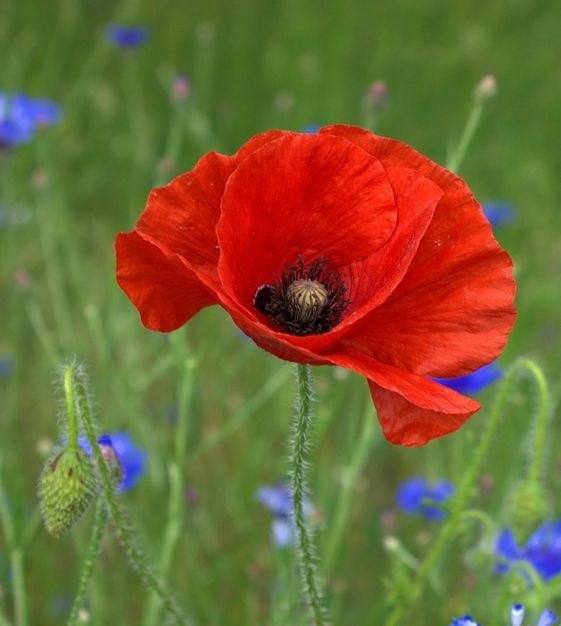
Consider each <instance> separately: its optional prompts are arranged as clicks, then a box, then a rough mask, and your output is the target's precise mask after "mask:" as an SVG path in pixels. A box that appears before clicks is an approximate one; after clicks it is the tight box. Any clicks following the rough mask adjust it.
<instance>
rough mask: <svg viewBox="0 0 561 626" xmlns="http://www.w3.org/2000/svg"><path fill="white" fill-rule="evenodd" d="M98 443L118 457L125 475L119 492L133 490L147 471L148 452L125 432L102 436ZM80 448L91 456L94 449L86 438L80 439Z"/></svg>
mask: <svg viewBox="0 0 561 626" xmlns="http://www.w3.org/2000/svg"><path fill="white" fill-rule="evenodd" d="M97 442H98V444H99V445H100V446H108V447H110V448H112V449H113V450H114V452H115V454H116V455H117V460H118V461H119V466H120V468H121V471H122V473H123V476H122V478H121V482H120V483H119V492H120V493H124V492H125V491H129V490H130V489H132V488H133V487H134V486H135V485H136V483H137V482H138V481H139V479H140V477H141V476H142V475H143V474H144V472H145V471H146V452H145V451H144V450H143V449H142V448H141V447H140V446H137V445H136V443H135V442H134V441H133V440H132V438H131V436H130V435H129V434H128V433H126V432H123V431H120V432H116V433H111V434H110V435H106V434H105V435H101V437H100V438H99V439H98V440H97ZM80 446H81V447H82V448H83V449H84V450H85V451H86V452H87V453H88V454H89V455H90V456H91V454H92V449H91V446H90V444H89V441H88V440H87V438H86V437H85V436H81V437H80Z"/></svg>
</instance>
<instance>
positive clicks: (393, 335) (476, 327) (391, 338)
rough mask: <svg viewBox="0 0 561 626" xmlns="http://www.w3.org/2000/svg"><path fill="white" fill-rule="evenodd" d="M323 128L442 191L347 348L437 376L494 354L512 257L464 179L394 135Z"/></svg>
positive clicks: (504, 323)
mask: <svg viewBox="0 0 561 626" xmlns="http://www.w3.org/2000/svg"><path fill="white" fill-rule="evenodd" d="M322 130H323V131H325V132H328V133H333V134H336V135H341V136H344V137H346V138H348V139H349V140H350V141H353V142H355V143H356V144H357V145H359V146H361V147H362V148H363V149H365V150H367V151H368V152H370V153H371V154H373V155H374V156H377V157H378V158H380V160H381V161H382V163H383V164H384V166H385V167H387V169H388V170H389V169H390V168H391V167H393V166H404V165H405V166H408V167H411V166H413V167H415V168H417V169H418V171H420V172H421V173H423V174H424V175H425V176H426V177H428V178H430V179H431V180H433V181H434V182H435V183H437V184H438V185H439V186H440V187H441V188H442V189H443V190H444V195H443V196H442V198H441V200H440V201H439V203H438V205H437V207H436V210H435V212H434V216H433V218H432V221H431V223H430V225H429V227H428V229H427V231H426V233H425V234H424V236H423V238H422V240H421V242H420V244H419V247H418V249H417V251H416V254H415V256H414V258H413V260H412V262H411V264H410V265H409V267H408V269H407V272H406V273H405V275H404V277H403V279H402V280H401V282H400V284H399V286H398V287H397V289H396V290H395V291H394V292H393V293H392V294H391V296H390V297H389V298H388V300H387V301H386V302H384V303H383V304H382V305H381V306H379V307H378V308H377V309H375V310H374V311H372V313H370V314H369V315H368V316H367V317H366V318H364V320H363V323H362V324H361V329H360V330H357V332H356V333H354V334H353V336H352V339H351V338H349V341H350V342H351V344H352V346H354V347H355V348H357V349H360V350H361V351H362V352H364V353H366V354H368V355H370V356H373V357H375V358H376V359H379V360H380V361H383V362H385V363H391V364H392V365H395V366H396V367H399V368H404V369H410V370H414V371H416V372H419V373H421V374H425V375H430V376H438V377H443V378H446V377H451V376H461V375H464V374H468V373H470V372H472V371H474V370H475V369H477V368H478V367H481V366H482V365H485V364H487V363H489V362H490V361H492V360H494V359H495V358H497V356H498V355H499V354H500V353H501V352H502V350H503V348H504V346H505V344H506V341H507V338H508V334H509V333H510V331H511V330H512V326H513V325H514V321H515V317H516V310H515V307H514V295H515V290H516V285H515V282H514V277H513V270H512V260H511V258H510V257H509V255H508V254H507V253H506V252H505V251H504V250H502V248H501V247H500V246H499V244H498V243H497V241H496V240H495V238H494V236H493V233H492V230H491V227H490V225H489V222H488V221H487V219H486V218H485V215H484V214H483V212H482V211H481V208H480V206H479V204H478V203H477V201H476V200H475V198H474V197H473V195H472V194H471V192H470V190H469V188H468V187H467V185H466V184H465V182H464V181H463V180H462V179H461V178H459V177H458V176H456V175H455V174H453V173H451V172H449V171H448V170H446V169H444V168H443V167H441V166H439V165H437V164H436V163H434V162H433V161H431V160H430V159H428V158H427V157H425V156H423V155H421V154H419V153H418V152H416V151H415V150H413V148H411V147H409V146H407V145H405V144H403V143H401V142H399V141H396V140H394V139H387V138H384V137H378V136H376V135H373V134H372V133H370V132H368V131H364V130H363V129H358V128H355V127H348V126H337V127H328V128H327V129H322ZM429 338H430V339H429ZM458 346H461V347H462V349H461V350H458V349H457V347H458Z"/></svg>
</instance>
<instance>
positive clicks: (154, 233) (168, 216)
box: [136, 130, 293, 277]
mask: <svg viewBox="0 0 561 626" xmlns="http://www.w3.org/2000/svg"><path fill="white" fill-rule="evenodd" d="M286 134H289V135H290V134H293V133H286V132H284V131H277V130H273V131H269V132H266V133H262V134H259V135H255V137H253V138H252V139H250V140H249V141H248V142H247V143H246V144H245V145H244V146H242V148H240V150H239V151H238V152H237V153H236V154H234V155H233V156H231V157H230V156H225V155H223V154H218V153H217V152H209V153H208V154H205V156H203V157H202V158H201V159H200V160H199V162H198V163H197V164H196V165H195V167H194V168H193V169H192V170H191V171H190V172H187V173H185V174H182V175H181V176H178V177H177V178H175V179H174V180H172V181H171V183H169V184H168V185H165V186H164V187H159V188H157V189H154V190H153V191H152V192H151V193H150V195H149V197H148V203H147V205H146V208H145V210H144V212H143V213H142V215H141V216H140V219H139V220H138V223H137V225H136V230H138V231H139V232H140V233H142V234H143V235H145V236H148V237H150V239H152V240H154V241H157V242H158V243H159V244H160V245H161V246H163V247H165V248H166V249H167V250H169V252H173V253H175V254H179V255H180V256H182V257H183V259H185V261H186V262H187V263H188V265H189V266H190V267H191V268H192V269H193V270H196V271H200V272H204V273H206V274H208V275H210V276H214V277H216V276H217V273H216V267H217V264H218V257H219V248H218V241H217V239H216V224H217V222H218V219H219V217H220V202H221V200H222V195H223V193H224V187H225V185H226V181H227V180H228V178H229V176H230V175H231V174H232V172H233V171H234V170H235V169H236V167H237V166H238V164H239V163H240V161H242V160H243V159H245V158H246V157H247V156H249V155H250V154H251V153H252V152H254V151H255V150H258V149H259V148H261V147H262V146H263V145H265V144H266V143H269V142H270V141H273V140H275V139H278V138H279V137H282V136H284V135H286Z"/></svg>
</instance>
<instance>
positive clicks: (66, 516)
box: [39, 447, 96, 537]
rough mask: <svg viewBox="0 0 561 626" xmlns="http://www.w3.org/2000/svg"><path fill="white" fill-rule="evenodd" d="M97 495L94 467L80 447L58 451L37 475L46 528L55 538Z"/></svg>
mask: <svg viewBox="0 0 561 626" xmlns="http://www.w3.org/2000/svg"><path fill="white" fill-rule="evenodd" d="M95 495H96V479H95V472H94V467H93V465H92V462H91V460H90V458H89V457H88V455H87V453H86V452H85V451H84V450H82V449H81V448H71V447H70V448H66V449H64V450H62V451H60V450H59V451H57V452H56V453H55V455H54V457H53V458H52V460H50V461H49V462H47V464H46V465H45V467H44V468H43V472H42V473H41V477H40V478H39V498H40V500H41V510H42V514H43V521H44V523H45V528H46V529H47V531H48V532H49V533H50V534H51V535H53V536H54V537H60V536H61V535H63V534H64V533H66V532H68V531H69V530H70V529H71V528H72V526H74V524H75V523H76V522H77V521H78V520H79V519H80V517H81V516H82V514H83V513H84V512H85V511H86V509H87V508H88V507H89V505H90V504H91V503H92V502H93V500H94V499H95Z"/></svg>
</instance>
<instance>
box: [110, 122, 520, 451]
mask: <svg viewBox="0 0 561 626" xmlns="http://www.w3.org/2000/svg"><path fill="white" fill-rule="evenodd" d="M116 250H117V280H118V283H119V285H120V286H121V288H122V289H123V290H124V291H125V293H126V294H127V296H128V297H129V298H130V300H131V301H132V302H133V303H134V305H135V306H136V307H137V309H138V310H139V312H140V315H141V318H142V321H143V323H144V325H145V326H146V327H147V328H149V329H152V330H158V331H163V332H168V331H172V330H174V329H176V328H178V327H179V326H182V325H183V324H185V323H186V322H187V321H188V320H189V319H190V318H191V317H192V316H193V315H195V314H196V313H197V312H198V311H200V310H201V309H202V308H203V307H206V306H209V305H212V304H219V305H220V306H222V307H224V308H225V309H226V310H227V311H228V313H229V314H230V316H231V317H232V319H233V320H234V322H235V323H236V324H237V325H238V326H239V328H241V330H242V331H243V332H244V333H246V334H247V335H249V336H250V337H251V338H252V339H253V340H254V341H255V342H256V343H257V344H258V345H259V346H261V347H262V348H263V349H265V350H268V351H269V352H272V353H273V354H275V355H276V356H278V357H280V358H282V359H286V360H288V361H295V362H298V363H311V364H315V365H339V366H342V367H346V368H349V369H351V370H354V371H355V372H358V373H359V374H361V375H362V376H365V377H366V378H367V379H368V384H369V386H370V392H371V394H372V399H373V401H374V404H375V405H376V409H377V411H378V416H379V419H380V422H381V424H382V428H383V430H384V434H385V436H386V438H387V439H388V440H389V441H391V442H392V443H397V444H402V445H409V446H417V445H422V444H424V443H426V442H427V441H429V440H431V439H433V438H435V437H439V436H441V435H445V434H447V433H450V432H452V431H453V430H456V429H457V428H458V427H459V426H460V425H461V424H462V423H463V422H464V421H465V420H466V419H467V418H468V417H469V416H470V415H472V414H473V413H474V412H475V411H477V410H478V408H479V404H478V403H477V402H475V401H474V400H472V399H470V398H466V397H464V396H462V395H460V394H458V393H456V392H455V391H453V390H452V389H449V388H447V387H444V386H442V385H440V384H438V383H436V382H434V381H432V380H431V378H429V377H442V378H448V377H454V376H461V375H463V374H468V373H469V372H471V371H473V370H475V369H477V368H479V367H481V366H482V365H485V364H486V363H489V362H490V361H492V360H493V359H495V358H496V357H497V356H498V354H499V353H500V352H501V350H502V349H503V347H504V345H505V342H506V340H507V336H508V334H509V332H510V330H511V328H512V325H513V323H514V319H515V309H514V304H513V300H514V292H515V283H514V279H513V276H512V262H511V259H510V257H509V256H508V254H507V253H506V252H505V251H504V250H502V249H501V248H500V246H499V245H498V244H497V242H496V241H495V239H494V237H493V234H492V232H491V228H490V225H489V222H488V221H487V219H486V218H485V216H484V215H483V213H482V211H481V209H480V207H479V204H478V203H477V201H476V200H475V199H474V197H473V195H472V194H471V192H470V190H469V189H468V187H467V185H466V184H465V182H464V181H463V180H462V179H461V178H458V177H457V176H455V175H454V174H452V173H451V172H449V171H447V170H445V169H444V168H442V167H440V166H439V165H437V164H436V163H434V162H432V161H431V160H430V159H428V158H427V157H424V156H423V155H421V154H419V153H418V152H416V151H415V150H413V149H412V148H410V147H409V146H407V145H405V144H403V143H401V142H399V141H396V140H394V139H386V138H383V137H379V136H377V135H373V134H372V133H370V132H369V131H366V130H363V129H360V128H356V127H352V126H328V127H325V128H322V129H321V131H320V133H319V134H317V135H313V134H299V133H292V132H285V131H277V130H273V131H270V132H267V133H264V134H261V135H257V136H255V137H253V138H252V139H251V140H250V141H249V142H248V143H246V144H245V145H244V146H243V147H242V148H241V149H240V150H239V151H238V152H237V153H236V154H235V155H233V156H225V155H222V154H217V153H216V152H210V153H209V154H207V155H205V156H204V157H203V158H202V159H201V160H200V161H199V162H198V163H197V165H196V166H195V167H194V168H193V169H192V170H191V171H190V172H187V173H186V174H183V175H181V176H179V177H177V178H176V179H175V180H173V181H172V182H171V183H170V184H169V185H166V186H165V187H161V188H159V189H155V190H154V191H152V193H151V194H150V196H149V198H148V204H147V206H146V209H145V210H144V213H143V214H142V215H141V217H140V219H139V221H138V223H137V225H136V228H135V229H134V230H133V231H132V232H130V233H121V234H119V235H118V237H117V241H116Z"/></svg>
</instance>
